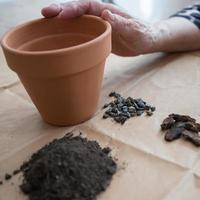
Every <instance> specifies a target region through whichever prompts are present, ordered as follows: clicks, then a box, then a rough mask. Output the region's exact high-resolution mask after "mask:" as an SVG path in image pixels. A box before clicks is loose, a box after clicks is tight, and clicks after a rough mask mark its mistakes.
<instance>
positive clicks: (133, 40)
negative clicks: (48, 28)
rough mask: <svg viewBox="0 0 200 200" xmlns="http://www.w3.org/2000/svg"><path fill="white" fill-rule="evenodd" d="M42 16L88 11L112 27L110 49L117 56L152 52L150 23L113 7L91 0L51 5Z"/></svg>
mask: <svg viewBox="0 0 200 200" xmlns="http://www.w3.org/2000/svg"><path fill="white" fill-rule="evenodd" d="M42 14H43V16H45V17H48V18H49V17H58V18H62V19H69V18H74V17H78V16H81V15H83V14H91V15H95V16H99V17H101V18H103V19H104V20H106V21H108V22H109V23H110V24H111V26H112V52H113V53H114V54H117V55H120V56H137V55H140V54H145V53H149V52H151V51H152V50H151V49H153V45H154V36H153V32H152V31H151V26H149V25H145V24H143V23H141V22H140V21H138V20H137V19H135V18H133V17H131V16H130V15H128V14H127V13H125V12H123V11H121V10H119V8H117V7H116V6H114V5H112V4H107V3H101V2H98V1H94V0H78V1H70V2H67V3H62V4H52V5H50V6H48V7H45V8H43V9H42Z"/></svg>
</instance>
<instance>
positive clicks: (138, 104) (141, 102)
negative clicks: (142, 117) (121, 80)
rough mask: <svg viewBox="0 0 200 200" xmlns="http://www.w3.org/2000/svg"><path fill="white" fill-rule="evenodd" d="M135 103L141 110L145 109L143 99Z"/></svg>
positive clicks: (136, 100)
mask: <svg viewBox="0 0 200 200" xmlns="http://www.w3.org/2000/svg"><path fill="white" fill-rule="evenodd" d="M135 103H136V104H137V106H138V107H140V108H143V109H144V108H145V102H144V101H143V100H142V99H135Z"/></svg>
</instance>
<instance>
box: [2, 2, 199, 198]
mask: <svg viewBox="0 0 200 200" xmlns="http://www.w3.org/2000/svg"><path fill="white" fill-rule="evenodd" d="M22 2H25V1H22ZM46 2H47V1H46ZM18 3H19V1H18ZM16 5H18V4H16ZM20 5H21V3H20ZM23 5H25V4H23ZM0 7H1V4H0ZM1 20H2V19H0V21H1ZM11 21H12V20H11ZM0 24H1V23H0ZM11 25H12V23H10V25H8V27H10V26H11ZM4 29H5V27H3V28H2V30H4ZM0 30H1V27H0ZM114 90H115V91H117V92H119V93H121V94H122V95H124V96H126V97H127V96H132V97H134V98H138V97H141V98H143V99H144V100H146V101H147V102H149V103H150V104H153V105H155V106H156V108H157V110H156V112H155V114H154V115H153V116H152V117H147V116H141V117H135V118H131V119H130V120H128V121H127V122H126V123H125V125H124V126H121V125H119V124H116V123H114V122H113V121H112V120H110V119H107V120H103V119H102V115H103V110H102V109H101V107H102V105H103V104H104V103H106V102H109V101H110V98H109V97H108V94H109V92H110V91H114ZM199 99H200V52H197V51H196V52H188V53H180V54H170V55H164V54H161V53H157V54H151V55H145V56H138V57H134V58H121V57H118V56H115V55H110V56H109V58H108V60H107V63H106V68H105V74H104V80H103V84H102V92H101V98H100V101H99V106H98V108H99V109H98V111H97V112H96V114H95V115H94V116H93V118H92V119H90V120H89V121H87V122H85V123H83V124H80V125H77V126H72V127H56V126H51V125H48V124H46V123H44V122H43V120H42V119H41V117H40V115H39V114H38V112H37V110H36V108H35V107H34V105H33V104H32V102H31V100H30V98H29V97H28V95H27V93H26V92H25V90H24V88H23V86H22V84H21V83H20V81H19V80H18V77H17V76H16V74H15V73H13V72H12V71H10V70H9V68H8V67H7V65H6V62H5V58H4V56H3V53H2V50H0V180H2V179H3V176H4V174H5V173H6V172H8V173H11V172H12V171H13V170H14V169H16V168H18V167H19V166H20V164H21V163H22V162H24V161H25V160H27V159H28V158H29V157H30V155H31V154H32V153H34V152H35V151H36V150H37V149H39V148H41V147H42V146H43V145H45V144H47V143H48V142H50V141H52V140H53V139H54V138H59V137H62V136H64V135H65V134H66V133H67V132H69V131H73V132H74V133H75V134H76V133H79V132H82V133H83V134H84V136H86V137H88V138H89V139H95V140H97V141H98V142H99V143H100V144H101V145H102V146H107V145H108V146H110V147H111V148H112V150H113V151H112V154H113V156H114V157H116V158H118V161H117V162H118V172H117V174H116V175H115V176H114V178H113V181H112V182H111V185H110V186H109V187H108V189H107V190H106V191H105V192H104V193H102V194H100V195H99V197H98V199H100V200H121V199H126V200H133V199H137V200H161V199H162V200H172V199H173V200H191V199H192V200H198V199H199V196H200V151H199V149H198V148H197V147H194V146H193V145H191V144H190V143H188V142H185V141H182V140H179V141H175V142H173V143H166V142H165V141H164V139H163V134H162V133H161V132H160V124H161V122H162V120H163V119H164V118H165V117H166V116H167V115H168V114H170V113H172V112H174V113H181V114H188V115H191V116H193V117H195V118H196V119H197V121H200V109H199V108H200V100H199ZM21 180H22V176H21V174H19V175H17V176H15V177H13V179H11V180H10V181H7V182H4V184H3V185H2V186H0V200H14V199H17V200H23V199H26V197H25V196H24V195H23V194H22V193H21V192H20V191H19V187H18V185H19V184H20V182H21Z"/></svg>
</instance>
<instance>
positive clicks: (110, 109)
mask: <svg viewBox="0 0 200 200" xmlns="http://www.w3.org/2000/svg"><path fill="white" fill-rule="evenodd" d="M109 96H110V97H114V98H115V100H114V101H111V102H110V103H108V104H105V105H104V106H103V109H105V108H106V111H105V113H104V115H103V119H107V118H113V119H114V121H115V122H117V123H120V124H124V123H125V122H126V121H127V120H128V119H129V118H131V117H135V116H141V115H142V114H143V113H144V112H146V115H147V116H152V115H153V112H154V111H155V110H156V108H155V107H154V106H151V105H149V104H147V103H146V102H145V101H143V100H142V99H133V98H132V97H128V98H124V97H122V96H121V95H120V94H118V93H116V92H111V93H110V94H109Z"/></svg>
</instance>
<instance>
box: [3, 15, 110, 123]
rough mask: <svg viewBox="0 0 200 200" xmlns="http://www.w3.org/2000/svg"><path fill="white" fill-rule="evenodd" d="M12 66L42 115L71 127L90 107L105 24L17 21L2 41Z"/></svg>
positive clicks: (106, 49)
mask: <svg viewBox="0 0 200 200" xmlns="http://www.w3.org/2000/svg"><path fill="white" fill-rule="evenodd" d="M2 47H3V50H4V54H5V57H6V60H7V63H8V65H9V67H10V68H11V69H12V70H14V71H15V72H16V73H17V74H18V76H19V78H20V80H21V82H22V83H23V85H24V87H25V89H26V91H27V92H28V94H29V95H30V97H31V99H32V101H33V102H34V104H35V106H36V107H37V109H38V110H39V112H40V113H41V115H42V117H43V119H44V120H45V121H46V122H48V123H51V124H55V125H74V124H78V123H81V122H83V121H85V120H87V119H89V118H90V117H91V116H92V115H93V114H94V113H95V111H96V109H97V104H98V99H99V95H100V90H101V82H102V78H103V72H104V64H105V60H106V57H107V56H108V55H109V53H110V51H111V27H110V25H109V24H108V23H107V22H105V21H103V20H102V19H100V18H98V17H94V16H86V15H85V16H82V17H80V18H76V19H71V20H60V19H57V18H52V19H39V20H35V21H31V22H28V23H26V24H23V25H20V26H18V27H16V28H14V29H13V30H11V31H10V32H8V33H7V34H6V35H5V36H4V37H3V39H2Z"/></svg>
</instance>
